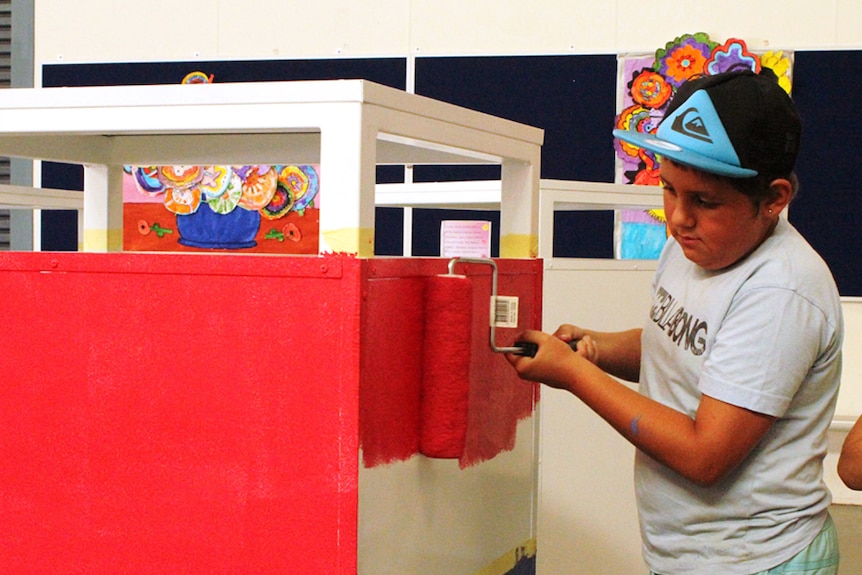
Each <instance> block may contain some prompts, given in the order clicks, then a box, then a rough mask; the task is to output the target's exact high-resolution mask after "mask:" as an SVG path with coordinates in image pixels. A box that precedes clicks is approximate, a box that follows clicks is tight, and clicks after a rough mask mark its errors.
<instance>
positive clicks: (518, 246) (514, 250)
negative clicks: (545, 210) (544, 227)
mask: <svg viewBox="0 0 862 575" xmlns="http://www.w3.org/2000/svg"><path fill="white" fill-rule="evenodd" d="M538 255H539V236H535V235H530V234H507V235H505V236H502V237H501V238H500V257H501V258H535V257H538Z"/></svg>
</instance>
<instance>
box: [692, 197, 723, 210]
mask: <svg viewBox="0 0 862 575" xmlns="http://www.w3.org/2000/svg"><path fill="white" fill-rule="evenodd" d="M695 201H696V202H697V203H698V204H700V205H701V206H703V207H705V208H716V207H718V206H719V202H716V201H715V200H712V199H710V198H705V197H703V196H697V197H696V198H695Z"/></svg>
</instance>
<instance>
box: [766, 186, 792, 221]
mask: <svg viewBox="0 0 862 575" xmlns="http://www.w3.org/2000/svg"><path fill="white" fill-rule="evenodd" d="M769 191H770V192H771V194H770V198H769V199H768V200H766V201H765V202H763V209H764V210H765V211H767V212H768V213H772V214H779V213H781V210H783V209H784V208H786V207H787V204H789V203H790V200H791V199H792V198H793V184H791V183H790V180H787V179H785V178H778V179H775V180H772V182H770V184H769Z"/></svg>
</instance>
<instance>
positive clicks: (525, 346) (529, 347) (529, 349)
mask: <svg viewBox="0 0 862 575" xmlns="http://www.w3.org/2000/svg"><path fill="white" fill-rule="evenodd" d="M578 341H579V340H577V339H573V340H572V341H570V342H569V347H570V348H572V351H575V350H576V349H577V347H578ZM515 347H517V348H520V350H519V351H516V352H514V353H515V355H522V356H524V357H536V352H537V351H539V344H537V343H533V342H532V341H516V342H515Z"/></svg>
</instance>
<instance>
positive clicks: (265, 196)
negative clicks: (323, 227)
mask: <svg viewBox="0 0 862 575" xmlns="http://www.w3.org/2000/svg"><path fill="white" fill-rule="evenodd" d="M212 81H213V76H212V75H209V76H208V75H206V74H204V73H203V72H192V73H190V74H188V75H187V76H186V77H185V78H184V79H183V82H182V83H183V84H202V83H211V82H212ZM319 174H320V166H319V165H317V164H315V165H310V164H308V165H294V164H282V165H237V166H226V165H222V166H219V165H202V166H191V165H165V166H125V167H124V174H123V220H124V223H123V249H124V250H126V251H197V250H222V251H225V250H230V251H249V252H263V253H285V254H317V253H318V249H319V229H320V176H319Z"/></svg>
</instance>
